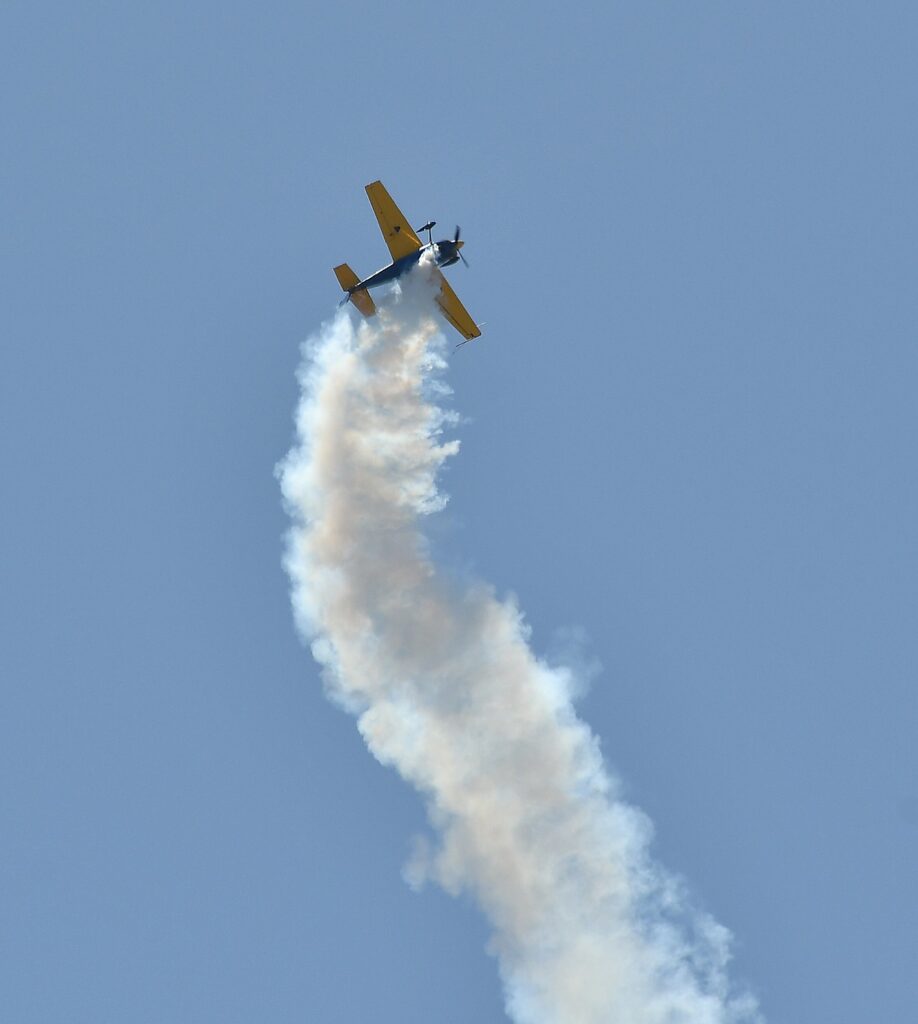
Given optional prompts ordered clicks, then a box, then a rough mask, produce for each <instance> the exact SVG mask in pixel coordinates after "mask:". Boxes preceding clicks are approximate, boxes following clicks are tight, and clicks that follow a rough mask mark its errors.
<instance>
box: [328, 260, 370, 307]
mask: <svg viewBox="0 0 918 1024" xmlns="http://www.w3.org/2000/svg"><path fill="white" fill-rule="evenodd" d="M335 277H337V278H338V284H340V285H341V287H342V289H343V290H344V291H346V292H348V293H349V294H348V298H349V299H350V300H351V302H353V303H354V305H355V306H356V307H357V308H358V309H359V310H360V312H361V313H363V315H364V316H373V314H374V313H375V312H376V304H375V303H374V302H373V300H372V298H370V293H369V292H368V291H366V289H362V290H361V291H359V292H352V291H351V289H352V288H353V287H354V286H355V285H357V284H360V278H359V277H358V276H357V275H356V274H355V273H354V271H353V270H351V268H350V267H349V266H348V265H347V264H346V263H342V264H341V265H340V266H338V267H335Z"/></svg>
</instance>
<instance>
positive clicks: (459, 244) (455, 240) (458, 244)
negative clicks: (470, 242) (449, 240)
mask: <svg viewBox="0 0 918 1024" xmlns="http://www.w3.org/2000/svg"><path fill="white" fill-rule="evenodd" d="M460 233H461V228H460V227H459V225H458V224H457V225H456V234H455V235H454V236H453V245H455V247H456V252H457V253H459V259H461V260H462V262H463V263H464V264H465V265H466V267H468V265H469V261H468V260H467V259H466V258H465V256H463V255H462V247H463V245H465V242H460V241H459V235H460Z"/></svg>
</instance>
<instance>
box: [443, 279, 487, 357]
mask: <svg viewBox="0 0 918 1024" xmlns="http://www.w3.org/2000/svg"><path fill="white" fill-rule="evenodd" d="M437 275H438V276H439V278H440V294H439V295H438V296H437V305H438V306H439V307H440V311H441V312H442V313H443V315H444V316H445V317H446V319H447V320H449V322H450V323H451V324H452V325H453V327H455V328H456V330H457V331H458V332H459V333H460V334H461V335H462V337H463V338H465V340H466V341H471V340H472V338H480V337H481V331H479V330H478V325H477V324H476V323H475V321H474V320H473V319H472V318H471V317H470V316H469V312H468V310H467V309H466V308H465V306H463V305H462V303H461V302H460V301H459V298H458V297H457V295H456V293H455V292H454V291H453V290H452V288H450V286H449V282H448V281H447V280H446V278H445V277H444V276H443V275H442V274H441V273H440V271H439V270H438V271H437Z"/></svg>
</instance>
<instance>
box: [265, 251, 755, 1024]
mask: <svg viewBox="0 0 918 1024" xmlns="http://www.w3.org/2000/svg"><path fill="white" fill-rule="evenodd" d="M430 289H431V286H430V282H429V281H428V280H426V279H425V271H424V268H421V270H420V271H419V272H417V273H416V274H414V275H413V279H412V280H409V281H408V282H407V283H406V284H405V286H404V287H403V289H402V290H401V292H400V293H399V292H396V293H395V294H394V295H393V296H392V297H391V298H389V299H385V300H384V301H383V302H382V303H380V309H379V316H378V317H377V318H376V319H374V320H372V321H367V322H362V323H361V324H360V326H359V327H358V328H357V329H355V328H354V327H353V326H352V325H351V321H350V319H349V317H348V316H347V315H346V314H344V313H341V314H339V315H338V316H337V317H336V318H335V319H334V320H333V321H332V322H331V323H330V324H328V325H326V327H325V328H324V330H323V332H322V333H321V335H320V336H319V338H318V339H316V340H315V341H314V342H313V343H311V344H310V345H308V346H307V351H306V360H305V364H304V367H303V368H302V369H301V371H300V378H301V382H302V386H303V397H302V400H301V403H300V406H299V409H298V412H297V432H298V444H297V446H296V447H295V448H294V449H293V450H292V451H291V452H290V453H289V455H288V456H287V458H286V460H285V461H284V463H283V464H282V466H281V468H280V476H281V485H282V490H283V495H284V499H285V502H286V505H287V507H288V509H289V511H290V514H291V516H292V518H293V520H294V526H293V528H292V530H291V532H290V535H289V542H288V550H287V555H286V568H287V571H288V572H289V574H290V577H291V580H292V591H293V605H294V611H295V616H296V620H297V624H298V626H299V628H300V630H301V631H302V633H303V634H304V635H305V636H307V637H309V638H310V639H311V641H312V651H313V654H314V656H315V658H316V659H317V660H318V661H319V663H320V664H321V665H322V666H323V677H324V680H325V683H326V686H327V688H328V691H329V693H330V695H331V696H332V697H333V698H334V699H335V700H337V701H339V702H340V703H341V704H343V705H344V706H345V707H346V708H347V709H348V710H350V711H351V712H353V713H354V714H355V715H357V716H358V727H359V729H360V732H361V733H362V735H363V737H364V739H365V740H366V743H367V746H368V747H369V748H370V750H371V751H372V753H373V754H374V755H375V756H376V757H377V758H378V759H379V760H380V761H381V762H382V763H383V764H387V765H392V766H393V767H395V768H396V769H397V770H398V772H399V773H400V774H401V775H402V776H403V777H404V778H405V779H407V780H408V781H409V782H411V783H412V784H413V785H414V786H415V787H417V789H419V790H420V791H421V792H422V793H423V794H424V796H425V798H426V801H427V805H428V810H429V817H430V821H431V823H432V825H433V826H434V828H435V830H436V833H437V836H438V844H437V848H436V849H433V850H431V849H429V848H428V844H426V843H423V842H419V843H418V844H417V847H416V850H415V855H414V856H413V857H412V860H411V862H410V863H409V865H408V867H407V868H406V877H407V878H408V880H409V881H410V882H411V883H412V884H415V885H418V884H421V883H422V882H423V881H424V880H425V879H427V878H432V879H434V880H435V881H437V882H438V883H439V884H440V885H442V886H443V887H444V888H445V889H446V890H448V891H449V892H451V893H458V892H459V891H461V890H467V891H469V892H471V893H472V894H473V895H474V897H475V898H476V900H477V901H478V903H479V904H480V906H481V907H482V909H483V910H484V912H485V913H486V914H487V916H488V918H489V920H490V922H491V925H492V928H493V938H492V942H491V948H492V950H493V952H494V953H495V954H496V956H497V959H498V962H499V965H500V970H501V975H502V978H503V982H504V989H505V993H506V1005H507V1011H508V1013H509V1014H510V1016H511V1017H512V1018H513V1019H514V1020H515V1021H517V1022H519V1024H610V1022H623V1024H683V1022H684V1024H688V1022H691V1024H727V1022H737V1021H741V1020H755V1019H757V1013H756V1009H755V1005H754V1002H753V1000H752V999H751V998H749V997H733V996H732V995H731V992H730V988H729V984H728V981H727V976H726V964H727V961H728V959H729V951H728V945H729V934H728V933H727V931H726V929H724V928H723V927H721V926H720V925H718V924H716V923H715V922H714V921H712V920H711V919H710V918H708V917H706V916H703V915H698V914H693V913H692V912H691V911H690V910H689V909H688V908H687V907H686V906H685V901H684V898H683V895H682V893H681V892H680V890H679V887H678V886H677V885H676V883H675V882H674V881H673V880H672V879H671V878H669V877H668V876H667V875H666V874H665V873H664V872H663V870H662V869H660V868H659V867H658V866H657V865H655V864H654V863H653V861H652V860H651V859H650V857H649V855H648V851H647V846H648V842H649V838H650V826H649V823H648V821H647V819H646V818H645V817H644V816H643V815H642V814H641V813H640V812H639V811H637V810H635V809H634V808H632V807H630V806H628V805H627V804H625V803H623V802H622V801H621V800H620V799H619V797H618V795H617V791H616V785H615V782H614V781H613V780H612V779H611V778H610V776H609V774H608V773H607V771H606V769H605V768H604V766H603V763H602V759H601V756H600V753H599V748H598V744H597V741H596V739H595V738H594V737H593V736H592V734H591V733H590V731H589V729H588V728H587V727H586V726H585V725H584V723H583V722H581V721H580V720H579V719H578V718H577V716H576V715H575V713H574V710H573V707H572V700H571V695H572V690H573V688H574V686H575V683H576V680H575V679H574V677H573V673H572V672H571V670H569V669H565V668H557V667H549V666H548V665H546V664H545V663H543V662H542V661H540V660H539V659H537V658H536V657H535V656H534V654H533V653H532V651H531V650H530V649H529V646H528V643H527V640H528V632H527V628H526V626H525V624H524V622H523V619H522V616H521V614H520V612H519V610H518V609H517V607H516V606H515V605H514V603H513V602H512V601H508V600H504V601H501V600H499V599H498V598H497V597H496V596H495V594H494V592H493V591H492V589H491V588H490V587H488V586H487V585H485V584H481V583H478V584H468V583H465V582H463V583H460V582H459V581H457V580H454V579H452V578H450V577H449V576H448V575H447V574H445V573H444V572H442V571H440V570H438V568H437V566H436V565H434V564H433V561H432V558H431V556H430V552H429V549H428V545H427V543H426V541H425V538H424V534H423V533H422V531H421V528H420V527H421V522H422V520H423V517H424V516H425V515H427V514H429V513H432V512H435V511H437V510H438V509H440V508H441V507H442V506H443V504H444V502H445V499H444V497H443V496H442V495H441V494H440V493H439V492H438V490H437V473H438V471H439V469H440V467H441V465H442V464H443V462H444V461H445V460H446V459H447V458H448V457H449V456H451V455H453V454H455V453H456V452H457V451H458V448H459V444H458V441H455V440H452V441H445V440H444V439H443V431H444V428H445V427H446V426H447V425H448V424H449V422H450V421H449V417H448V414H446V413H445V412H444V411H443V410H442V409H441V408H440V407H439V406H438V404H437V401H438V396H439V395H442V394H443V392H444V391H445V388H444V387H443V385H442V384H440V383H439V381H440V376H441V373H442V370H443V369H444V365H445V364H444V359H443V356H442V353H443V351H444V348H445V342H444V340H443V338H442V337H441V336H440V334H439V331H438V325H437V322H435V321H434V320H433V319H432V312H431V310H432V306H433V304H432V302H431V294H430Z"/></svg>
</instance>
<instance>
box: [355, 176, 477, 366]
mask: <svg viewBox="0 0 918 1024" xmlns="http://www.w3.org/2000/svg"><path fill="white" fill-rule="evenodd" d="M366 190H367V195H368V196H369V199H370V205H371V206H372V207H373V212H374V213H375V214H376V219H377V220H378V221H379V227H380V229H381V230H382V233H383V238H385V240H386V245H388V246H389V252H390V254H391V256H392V262H391V263H390V264H389V266H388V267H383V268H382V270H377V271H376V273H375V274H371V275H370V276H369V277H366V278H364V279H363V280H362V281H361V280H360V278H359V277H358V276H357V275H356V274H355V273H354V271H353V270H351V268H350V267H349V266H348V265H347V264H346V263H342V264H341V265H340V266H337V267H335V277H337V278H338V284H340V285H341V287H342V289H343V290H344V291H345V292H347V295H346V296H345V298H344V299H343V300H342V302H347V301H351V302H353V304H354V305H355V306H356V307H357V308H358V309H359V310H360V312H361V313H362V314H363V315H364V316H373V315H374V314H375V313H376V304H375V303H374V302H373V299H372V297H371V295H370V292H369V289H370V288H376V287H378V286H379V285H382V284H387V283H388V282H389V281H395V280H396V279H397V278H399V277H401V276H402V274H404V273H405V272H406V271H408V270H411V269H412V267H415V266H417V264H418V262H419V261H420V259H421V257H422V256H423V255H424V254H425V253H431V254H432V255H433V258H434V260H435V261H436V267H435V268H434V273H435V274H436V276H437V278H438V279H439V283H440V291H439V292H438V294H437V305H438V306H439V307H440V311H441V312H442V313H443V315H444V316H445V317H446V319H447V320H448V321H449V322H450V323H451V324H452V325H453V327H455V328H456V330H457V331H458V332H459V333H460V334H461V335H462V336H463V338H465V341H462V342H460V345H464V344H465V342H466V341H471V340H472V339H473V338H478V337H480V336H481V331H480V330H479V329H478V325H477V324H476V323H475V321H474V320H473V319H472V318H471V317H470V316H469V314H468V311H467V310H466V308H465V306H463V305H462V303H461V302H460V301H459V299H458V298H457V297H456V293H455V292H454V291H453V290H452V288H450V286H449V284H448V283H447V280H446V278H445V277H444V276H443V274H441V273H440V267H449V266H451V265H452V264H453V263H458V262H459V260H460V259H461V260H462V262H463V263H465V265H466V266H468V261H467V260H466V258H465V256H463V254H462V253H461V252H460V250H461V249H462V246H463V245H465V242H463V241H462V239H461V238H460V237H459V234H460V232H459V228H458V227H457V228H456V234H455V235H454V236H453V238H445V239H443V240H442V241H440V242H435V241H434V240H433V229H434V227H435V226H436V221H433V220H432V221H429V222H428V223H427V224H425V225H424V226H423V227H420V228H418V229H417V231H426V232H427V244H426V245H424V243H423V242H422V241H421V239H420V238H419V237H418V236H417V234H416V233H415V231H413V230H412V228H411V225H410V224H409V223H408V221H407V220H406V219H405V216H404V214H403V213H402V211H401V210H399V208H398V207H397V206H396V205H395V203H394V202H393V200H392V196H390V195H389V193H388V192H387V191H386V189H385V187H384V185H383V183H382V182H381V181H374V182H371V183H370V184H369V185H367V186H366ZM457 347H458V346H457Z"/></svg>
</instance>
